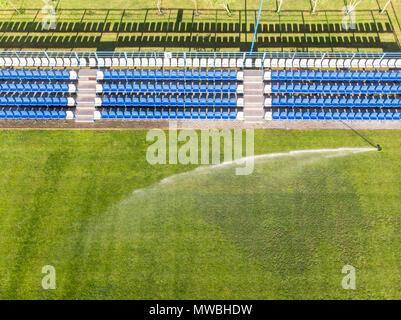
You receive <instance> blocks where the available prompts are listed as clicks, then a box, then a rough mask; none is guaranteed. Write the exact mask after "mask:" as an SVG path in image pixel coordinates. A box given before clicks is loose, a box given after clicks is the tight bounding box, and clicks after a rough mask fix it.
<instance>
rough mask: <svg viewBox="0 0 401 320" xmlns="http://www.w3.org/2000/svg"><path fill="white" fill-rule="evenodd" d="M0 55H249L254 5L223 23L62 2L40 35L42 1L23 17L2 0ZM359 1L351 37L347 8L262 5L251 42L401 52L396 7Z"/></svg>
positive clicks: (176, 13) (265, 47) (150, 0)
mask: <svg viewBox="0 0 401 320" xmlns="http://www.w3.org/2000/svg"><path fill="white" fill-rule="evenodd" d="M0 3H1V4H2V9H0V48H4V49H8V50H17V49H18V50H33V49H35V50H37V49H40V50H46V49H47V50H67V51H69V50H88V51H93V50H97V51H109V50H118V51H121V50H137V51H154V50H157V51H160V50H169V51H172V50H177V51H248V50H249V49H250V45H251V41H252V37H253V33H254V28H255V23H256V17H257V10H258V7H259V3H260V1H258V0H243V1H240V0H236V1H234V2H233V4H232V5H231V10H232V15H231V16H228V15H227V14H226V12H225V10H224V9H223V8H222V7H215V6H213V5H212V4H211V2H210V1H208V0H198V7H199V15H196V14H195V11H194V2H193V1H185V2H182V1H178V0H164V2H163V8H164V9H163V15H161V16H160V15H159V14H158V12H157V9H156V0H144V1H120V0H118V1H117V0H113V1H105V0H101V1H97V0H88V1H85V2H84V3H82V1H77V0H72V1H66V0H59V1H58V2H57V4H56V24H57V28H56V29H55V30H48V31H46V30H43V28H42V24H41V23H42V20H43V18H44V16H45V15H46V13H43V12H42V11H41V8H42V6H43V2H42V1H41V0H30V1H28V0H14V1H13V3H14V4H15V6H16V7H17V8H20V11H19V12H18V13H16V11H15V10H14V9H13V8H12V6H11V5H10V3H9V2H7V0H2V2H0ZM385 3H386V0H378V1H376V0H363V1H361V3H360V4H359V5H358V7H357V14H356V29H355V30H348V31H345V30H344V29H343V28H342V26H341V23H342V19H343V17H344V16H343V14H342V13H341V10H342V8H343V7H344V5H345V4H346V1H344V0H332V1H329V0H321V1H320V2H319V5H318V7H317V13H316V14H311V8H312V4H311V1H310V0H299V1H294V0H284V3H283V6H282V11H281V13H280V14H277V13H276V12H275V11H276V8H277V1H273V0H266V1H264V6H263V14H262V16H261V20H260V28H259V33H258V38H257V41H256V50H258V51H337V52H338V51H387V52H388V51H399V50H400V42H399V39H400V35H401V28H400V26H401V24H400V21H399V17H398V15H399V12H401V4H400V3H399V2H397V1H394V4H392V5H390V6H389V7H388V10H387V12H385V13H383V14H380V10H381V8H382V7H383V6H384V4H385Z"/></svg>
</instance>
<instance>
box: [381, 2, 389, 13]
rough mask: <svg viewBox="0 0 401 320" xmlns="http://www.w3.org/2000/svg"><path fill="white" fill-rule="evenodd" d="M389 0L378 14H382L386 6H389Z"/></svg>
mask: <svg viewBox="0 0 401 320" xmlns="http://www.w3.org/2000/svg"><path fill="white" fill-rule="evenodd" d="M390 2H391V0H388V1H387V3H386V4H385V5H384V7H383V9H382V11H381V12H380V13H384V11H385V10H386V8H387V6H388V5H389V4H390Z"/></svg>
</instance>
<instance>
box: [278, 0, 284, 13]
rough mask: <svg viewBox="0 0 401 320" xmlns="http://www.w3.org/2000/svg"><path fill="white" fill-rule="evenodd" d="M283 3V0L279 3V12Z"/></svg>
mask: <svg viewBox="0 0 401 320" xmlns="http://www.w3.org/2000/svg"><path fill="white" fill-rule="evenodd" d="M282 4H283V0H280V3H279V4H278V8H277V12H280V10H281V6H282Z"/></svg>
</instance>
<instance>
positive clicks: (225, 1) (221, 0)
mask: <svg viewBox="0 0 401 320" xmlns="http://www.w3.org/2000/svg"><path fill="white" fill-rule="evenodd" d="M234 1H235V0H210V2H211V3H212V5H214V6H219V7H223V8H224V9H225V10H226V11H227V14H228V15H229V16H231V10H230V4H231V3H233V2H234Z"/></svg>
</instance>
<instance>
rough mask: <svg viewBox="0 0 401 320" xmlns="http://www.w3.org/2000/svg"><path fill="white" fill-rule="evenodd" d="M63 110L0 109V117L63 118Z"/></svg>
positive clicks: (64, 114)
mask: <svg viewBox="0 0 401 320" xmlns="http://www.w3.org/2000/svg"><path fill="white" fill-rule="evenodd" d="M65 118H66V113H65V111H63V110H60V111H57V110H53V111H49V110H44V111H42V110H21V111H19V110H0V119H65Z"/></svg>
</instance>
